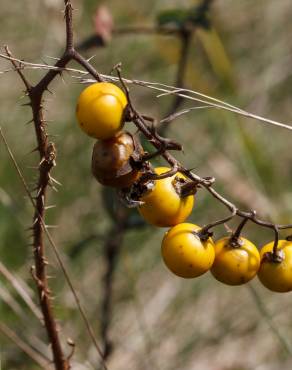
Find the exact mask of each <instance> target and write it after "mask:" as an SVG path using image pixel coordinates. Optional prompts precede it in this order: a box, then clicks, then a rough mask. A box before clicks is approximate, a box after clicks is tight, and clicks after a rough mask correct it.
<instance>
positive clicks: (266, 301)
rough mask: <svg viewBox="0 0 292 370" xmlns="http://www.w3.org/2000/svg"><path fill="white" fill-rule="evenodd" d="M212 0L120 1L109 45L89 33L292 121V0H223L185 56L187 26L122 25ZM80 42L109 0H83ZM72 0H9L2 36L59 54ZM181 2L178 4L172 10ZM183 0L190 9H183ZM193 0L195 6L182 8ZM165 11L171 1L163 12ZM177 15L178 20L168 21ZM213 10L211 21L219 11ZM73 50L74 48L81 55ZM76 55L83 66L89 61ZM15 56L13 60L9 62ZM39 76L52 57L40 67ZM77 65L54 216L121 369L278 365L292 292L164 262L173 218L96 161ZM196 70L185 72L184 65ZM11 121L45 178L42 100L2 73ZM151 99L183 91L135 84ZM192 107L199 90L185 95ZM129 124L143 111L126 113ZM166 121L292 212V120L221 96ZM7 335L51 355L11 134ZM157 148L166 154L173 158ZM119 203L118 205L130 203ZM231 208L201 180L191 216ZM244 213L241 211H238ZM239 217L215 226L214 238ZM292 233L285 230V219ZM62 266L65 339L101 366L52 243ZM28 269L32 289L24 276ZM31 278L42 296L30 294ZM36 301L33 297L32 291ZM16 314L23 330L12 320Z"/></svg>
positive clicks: (62, 128) (66, 109) (151, 110)
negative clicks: (36, 105)
mask: <svg viewBox="0 0 292 370" xmlns="http://www.w3.org/2000/svg"><path fill="white" fill-rule="evenodd" d="M199 4H200V1H190V0H184V1H182V0H180V1H178V0H173V1H171V0H167V1H166V0H164V1H163V0H157V1H154V0H148V1H145V2H141V1H135V0H124V1H122V2H121V1H113V0H112V1H111V0H109V1H107V2H106V7H107V11H108V13H109V14H110V15H111V16H112V17H113V25H114V26H113V27H114V31H113V32H112V33H111V32H110V35H109V36H111V37H107V38H106V39H103V44H104V46H103V47H98V44H99V43H98V42H97V43H96V45H95V44H94V43H93V44H92V45H91V47H90V48H88V47H84V49H83V51H82V53H83V55H85V56H86V57H91V56H93V55H95V57H94V58H93V59H92V60H91V63H92V64H93V65H94V66H95V67H96V69H97V70H98V71H99V72H101V73H105V74H109V73H110V71H111V69H112V67H113V66H114V65H115V64H117V63H119V62H121V63H122V68H123V70H122V71H123V75H124V76H125V77H128V78H132V79H140V80H146V81H152V82H161V83H165V84H170V85H177V84H178V83H179V84H183V85H184V86H185V87H186V88H189V89H193V90H196V91H199V92H202V93H205V94H208V95H211V96H213V97H216V98H219V99H221V100H224V101H227V102H229V103H232V104H234V105H237V106H239V107H240V108H243V109H245V110H248V111H251V112H253V113H256V114H259V115H262V116H265V117H268V118H270V119H275V120H277V121H281V122H286V123H291V122H292V111H291V95H292V84H291V82H292V69H291V63H292V46H291V33H292V23H291V18H292V6H291V1H290V0H281V1H273V0H257V1H252V0H238V1H232V0H224V1H223V0H214V1H213V2H212V4H211V7H210V12H209V13H208V15H207V25H206V24H205V23H204V22H203V24H200V25H199V26H196V30H195V31H194V32H193V33H192V37H191V40H190V41H189V44H188V51H187V55H186V56H185V58H184V62H185V63H184V66H183V72H184V73H183V78H182V80H181V79H180V80H178V73H177V71H178V66H179V65H182V63H180V60H181V54H182V53H181V51H182V39H181V37H179V36H178V35H177V34H175V35H165V34H157V33H155V32H148V33H145V32H139V33H138V32H126V33H123V32H122V31H121V30H123V29H125V28H128V27H130V26H133V27H136V26H137V27H141V26H146V27H147V28H154V27H155V26H157V24H158V22H160V24H162V25H166V26H169V24H170V25H171V26H172V27H180V25H181V23H180V22H181V19H183V17H184V15H185V13H188V12H189V10H190V9H191V8H193V7H194V6H198V5H199ZM73 5H74V9H75V10H74V31H75V39H76V41H77V43H78V44H79V45H80V44H81V45H82V44H83V43H84V40H86V39H88V37H90V36H92V35H94V32H95V27H94V24H95V25H96V21H95V22H94V21H93V19H95V20H96V17H95V18H94V15H95V12H96V9H97V7H98V6H100V5H102V3H101V2H99V1H93V0H84V1H80V0H74V1H73ZM62 9H63V2H62V1H60V0H40V1H35V0H21V1H20V0H14V1H10V2H4V1H1V2H0V35H1V36H0V43H1V45H4V44H7V45H9V47H10V49H11V51H12V53H13V54H14V55H15V56H16V57H19V58H21V59H23V60H26V61H30V62H35V63H45V62H46V63H49V64H53V63H54V60H53V59H51V58H50V57H58V56H59V55H60V53H61V51H62V48H63V45H64V41H65V33H64V22H63V13H62ZM169 9H172V10H174V12H171V14H169V13H164V12H165V11H166V10H169ZM178 10H180V12H179V11H178ZM184 12H185V13H184ZM165 15H167V17H165ZM169 17H170V20H171V22H170V23H169ZM208 20H209V21H208ZM73 65H74V64H72V66H73ZM75 67H77V66H75ZM7 68H10V65H9V63H7V62H6V61H4V60H1V61H0V70H1V71H4V70H6V69H7ZM25 73H26V76H27V77H28V78H30V79H31V81H38V79H39V78H40V77H41V76H42V75H43V74H44V73H45V71H43V70H34V71H32V70H27V71H26V72H25ZM75 76H76V74H75V75H74V73H71V74H70V73H65V74H63V78H57V79H56V80H55V81H54V82H53V84H52V85H51V90H52V91H53V92H54V94H53V95H51V94H49V93H48V94H47V95H46V105H45V108H46V117H47V119H48V131H49V133H50V134H51V135H53V136H52V140H54V142H55V144H56V147H57V152H58V158H57V167H55V168H54V169H53V176H54V177H55V178H56V179H57V180H58V181H59V182H60V183H61V184H62V186H58V185H56V188H57V191H54V190H53V189H51V190H50V191H49V196H48V200H47V203H48V204H49V205H56V207H55V208H52V209H50V210H48V211H47V224H50V225H56V227H55V228H52V229H50V232H51V233H52V236H53V238H54V240H55V242H56V244H57V246H58V249H59V251H60V253H61V256H62V258H63V260H64V261H65V264H66V267H67V268H68V271H69V273H70V275H71V277H72V281H73V284H74V287H75V288H76V290H77V292H79V296H80V300H81V302H82V304H83V306H84V307H85V310H86V313H87V316H88V318H89V320H90V323H91V324H92V326H93V328H94V331H95V333H96V336H97V338H98V339H99V343H100V345H101V347H102V348H103V349H104V350H105V352H106V356H107V364H108V368H109V370H117V369H119V370H120V369H133V370H134V369H137V370H138V369H139V370H140V369H145V370H146V369H149V370H150V369H151V370H177V369H181V370H182V369H183V370H250V369H253V370H254V369H257V370H276V369H282V370H285V369H291V367H292V358H291V356H292V321H291V314H290V312H291V308H292V303H291V293H290V294H282V295H281V294H277V293H271V292H269V291H268V290H266V289H265V288H264V287H263V286H261V285H260V284H259V283H258V281H257V279H256V278H255V279H254V280H253V281H252V282H251V283H250V284H247V285H244V286H241V287H228V286H225V285H223V284H221V283H219V282H217V281H216V280H214V278H213V277H212V276H211V275H210V274H209V273H207V274H206V275H204V276H202V277H200V278H197V279H193V280H183V279H179V278H177V277H175V276H174V275H172V274H171V273H170V272H169V271H168V270H167V269H166V268H165V266H164V264H163V262H162V259H161V255H160V243H161V239H162V237H163V234H164V232H165V229H159V228H154V227H152V226H147V225H145V224H144V223H143V221H142V220H141V218H140V216H139V215H138V213H137V211H136V210H131V211H125V210H122V211H121V208H120V206H119V205H118V201H117V198H116V195H115V193H114V192H113V191H111V190H108V189H103V188H102V186H101V185H99V184H98V183H97V182H96V181H95V180H94V179H93V177H92V176H91V173H90V162H91V151H92V147H93V144H94V140H92V139H91V138H89V137H87V136H86V135H83V133H82V132H81V131H80V129H79V127H78V125H77V122H76V118H75V104H76V99H77V97H78V95H79V93H80V91H81V90H82V88H83V86H81V85H80V83H78V80H77V79H76V78H75ZM180 77H182V76H180ZM0 89H1V104H0V125H1V127H2V130H3V132H4V134H5V136H6V138H7V140H8V142H9V145H10V146H11V149H12V150H13V153H14V155H15V157H16V159H17V161H18V163H19V165H20V166H21V169H22V171H23V173H24V176H25V178H26V179H27V181H28V183H29V185H30V186H31V188H33V184H34V182H35V180H36V175H37V173H36V171H35V170H34V169H33V167H34V166H35V165H36V164H37V163H38V157H37V155H36V153H30V152H31V150H32V149H33V148H34V147H35V136H34V131H33V126H32V125H26V124H25V123H26V122H27V121H29V120H30V119H31V111H30V109H29V107H26V106H22V104H23V103H25V102H26V98H23V90H24V88H23V85H22V83H21V81H20V80H19V77H18V76H17V75H16V74H15V73H13V72H8V73H3V74H1V75H0ZM131 96H132V98H133V101H134V103H135V105H136V107H137V108H138V109H139V111H141V112H143V113H145V114H148V115H152V116H155V117H157V118H162V117H164V116H165V115H166V114H167V113H168V112H170V111H172V110H173V108H174V98H173V97H172V96H165V97H160V98H157V97H156V96H157V92H155V91H154V90H149V89H146V88H143V87H137V86H136V87H132V86H131ZM179 104H180V109H183V108H186V107H193V106H195V104H194V103H191V102H190V101H182V102H179ZM126 127H127V129H129V130H130V131H131V130H132V131H133V127H131V125H130V124H127V126H126ZM164 134H165V135H167V136H169V137H170V138H174V139H176V140H177V141H179V142H180V143H182V144H183V146H184V153H180V154H178V155H177V157H178V158H179V159H180V160H181V161H183V163H184V164H185V166H186V167H189V168H195V170H194V171H195V172H196V173H198V174H199V175H201V176H215V177H216V179H217V182H216V189H217V190H218V191H220V192H221V193H222V194H223V195H224V196H225V197H226V198H228V199H229V200H231V201H233V202H234V203H236V204H237V205H238V206H240V207H241V208H242V209H250V208H253V209H256V210H257V212H258V215H259V216H261V217H262V218H265V219H267V220H270V221H273V222H275V223H289V222H291V219H292V192H291V183H292V161H291V138H292V136H291V135H292V134H291V133H289V131H287V130H284V129H281V128H277V127H274V126H269V125H266V124H264V123H262V122H259V121H256V120H251V119H248V118H244V117H241V116H239V115H236V114H233V113H230V112H226V111H223V110H219V109H201V110H194V111H192V112H190V113H188V114H184V115H183V116H181V117H180V118H177V119H176V120H175V121H174V122H172V123H171V124H170V125H169V126H168V127H167V129H164ZM0 158H1V159H0V261H1V262H0V321H1V327H0V328H1V331H0V348H1V351H0V353H1V355H0V356H1V361H2V362H1V363H2V368H3V369H9V370H10V369H38V368H40V367H39V365H37V364H36V363H35V362H34V361H33V360H32V359H31V358H30V356H28V355H27V354H25V353H24V352H23V351H22V350H21V349H20V348H19V343H18V345H17V344H16V343H14V342H13V338H14V339H15V338H16V337H17V341H18V342H19V339H21V340H22V341H23V342H25V343H26V344H27V345H28V346H29V347H30V348H33V349H34V351H35V352H37V353H41V354H42V356H45V357H49V358H50V356H51V354H50V350H49V347H48V346H47V337H46V333H45V331H44V328H43V327H42V326H41V324H40V322H39V320H38V319H37V316H38V315H39V311H38V303H37V297H36V294H35V289H34V283H33V281H32V278H31V275H30V272H29V271H30V267H31V265H32V264H33V259H32V248H31V246H30V245H29V244H30V241H31V238H30V231H28V230H27V229H28V228H29V227H30V226H31V220H32V214H33V209H32V207H31V204H30V202H29V201H28V199H27V197H25V194H24V190H23V187H22V185H21V182H20V180H19V178H18V176H17V174H16V172H15V169H14V168H13V165H12V163H11V160H10V159H9V156H8V154H7V152H6V150H5V148H4V146H3V143H2V142H1V144H0ZM156 163H160V164H164V162H163V161H161V162H159V161H157V162H156ZM117 210H119V212H118V211H117ZM226 212H227V210H226V209H225V208H224V207H223V206H222V205H220V204H218V202H216V201H215V200H214V199H213V198H211V197H210V196H209V195H208V194H207V193H206V192H204V191H203V190H201V191H199V193H198V194H197V196H196V207H195V208H194V211H193V214H192V215H191V217H190V221H192V222H194V223H196V224H199V225H203V224H206V223H208V222H210V221H214V220H216V219H218V218H221V217H224V216H225V215H226V214H227V213H226ZM237 223H238V220H235V221H234V222H230V223H229V227H231V228H232V227H234V225H236V224H237ZM224 233H226V230H225V228H224V227H223V226H222V227H218V228H217V229H216V238H217V237H220V236H222V235H223V234H224ZM245 235H246V236H248V238H249V239H251V240H252V241H253V242H254V243H255V244H256V245H258V246H259V248H260V247H261V246H262V245H263V244H265V243H266V242H268V241H270V240H272V238H273V233H272V232H271V231H269V230H266V229H262V228H259V227H255V226H254V225H251V224H248V225H247V226H246V228H245ZM283 236H285V234H284V233H283ZM47 256H48V260H49V261H50V265H49V268H48V273H49V275H50V276H51V277H52V278H51V279H50V286H51V289H52V291H53V293H54V297H55V299H54V307H55V313H56V316H57V318H58V322H59V324H60V327H61V338H62V340H63V341H64V348H65V351H66V353H69V352H70V348H69V346H67V345H66V339H67V338H68V337H70V338H72V339H73V340H74V342H75V343H76V350H75V354H74V357H73V360H72V361H73V362H72V364H73V369H78V370H83V369H84V370H87V369H96V368H98V366H99V357H98V355H97V353H96V351H95V349H94V347H93V345H92V342H91V340H90V338H89V336H88V334H87V332H86V330H85V328H84V324H83V322H82V320H81V318H80V314H79V312H78V310H77V309H76V305H75V302H74V300H73V297H72V294H71V292H70V290H69V288H68V286H67V284H66V282H65V279H64V276H63V274H62V272H61V271H60V268H59V265H58V264H57V262H56V260H55V257H54V256H53V254H52V252H51V249H50V247H49V245H48V246H47ZM17 282H18V283H19V282H20V284H21V288H19V289H20V291H21V292H22V298H21V297H20V295H19V294H18V291H19V289H18V291H17V289H15V287H14V286H13V284H14V285H15V284H16V283H17ZM24 291H25V292H26V294H28V297H29V298H27V300H28V301H29V302H30V303H29V305H30V308H29V307H28V305H27V304H25V303H24V300H23V294H24V293H23V292H24ZM33 302H34V303H33ZM9 330H10V331H9Z"/></svg>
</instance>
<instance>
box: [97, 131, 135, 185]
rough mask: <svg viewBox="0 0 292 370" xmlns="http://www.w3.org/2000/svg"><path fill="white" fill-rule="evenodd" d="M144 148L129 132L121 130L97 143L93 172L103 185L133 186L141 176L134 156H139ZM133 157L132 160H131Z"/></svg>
mask: <svg viewBox="0 0 292 370" xmlns="http://www.w3.org/2000/svg"><path fill="white" fill-rule="evenodd" d="M141 153H142V148H141V146H140V145H139V143H138V142H137V140H134V138H133V136H132V135H131V134H130V133H128V132H123V131H121V132H119V133H118V134H117V135H116V136H114V137H112V138H110V139H108V140H99V141H97V142H96V143H95V145H94V147H93V153H92V166H91V168H92V173H93V175H94V177H95V178H96V179H97V181H98V182H100V183H101V184H103V185H106V186H112V187H116V188H126V187H129V186H131V185H132V184H133V183H134V182H135V181H136V180H137V179H138V178H139V176H140V172H139V170H138V169H137V168H135V166H134V161H133V158H136V159H137V158H139V155H140V154H141ZM131 158H132V160H131Z"/></svg>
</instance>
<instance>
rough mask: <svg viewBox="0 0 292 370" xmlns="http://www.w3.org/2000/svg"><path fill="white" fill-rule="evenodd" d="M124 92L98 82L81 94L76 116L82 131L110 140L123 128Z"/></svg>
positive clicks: (125, 101)
mask: <svg viewBox="0 0 292 370" xmlns="http://www.w3.org/2000/svg"><path fill="white" fill-rule="evenodd" d="M126 105H127V98H126V96H125V94H124V92H123V91H122V90H121V89H120V88H119V87H117V86H116V85H114V84H112V83H109V82H96V83H94V84H92V85H90V86H88V87H86V88H85V89H84V90H83V91H82V93H81V94H80V96H79V98H78V102H77V107H76V115H77V119H78V122H79V125H80V127H81V129H82V130H83V131H84V132H86V133H87V135H89V136H92V137H95V138H96V139H109V138H111V137H113V136H114V135H115V134H116V133H117V132H118V131H119V130H121V128H122V127H123V124H124V122H123V113H124V109H125V107H126Z"/></svg>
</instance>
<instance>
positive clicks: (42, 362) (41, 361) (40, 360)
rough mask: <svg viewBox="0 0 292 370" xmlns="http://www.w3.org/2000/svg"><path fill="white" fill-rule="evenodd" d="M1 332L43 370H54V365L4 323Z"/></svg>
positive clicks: (0, 325)
mask: <svg viewBox="0 0 292 370" xmlns="http://www.w3.org/2000/svg"><path fill="white" fill-rule="evenodd" d="M0 332H1V333H2V334H3V335H5V336H6V337H7V338H9V339H10V340H11V341H13V342H14V343H15V344H16V345H17V347H19V348H20V349H21V350H22V351H23V352H24V353H26V354H27V355H28V356H29V357H30V358H31V359H32V360H33V361H34V362H35V363H37V364H38V365H39V366H40V367H41V368H42V369H45V370H52V368H53V367H52V365H50V363H49V362H48V361H47V360H46V359H45V358H44V357H43V356H41V355H40V354H39V353H38V352H37V351H35V350H34V349H33V348H31V347H30V346H29V345H28V344H27V343H26V342H24V341H23V340H22V339H21V338H20V337H19V336H18V335H17V334H16V333H15V332H14V331H13V330H11V329H10V328H9V327H8V326H6V325H5V324H3V323H0Z"/></svg>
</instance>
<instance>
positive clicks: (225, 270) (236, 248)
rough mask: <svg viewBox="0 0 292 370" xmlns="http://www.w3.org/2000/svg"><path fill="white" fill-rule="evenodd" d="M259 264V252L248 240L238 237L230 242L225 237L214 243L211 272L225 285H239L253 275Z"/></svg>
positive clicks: (229, 239) (228, 238)
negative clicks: (213, 259)
mask: <svg viewBox="0 0 292 370" xmlns="http://www.w3.org/2000/svg"><path fill="white" fill-rule="evenodd" d="M259 266H260V254H259V252H258V250H257V247H256V246H255V245H254V244H253V243H252V242H250V241H249V240H247V239H245V238H243V237H241V236H240V237H238V239H237V242H236V243H235V244H234V242H233V243H232V238H231V237H225V238H222V239H220V240H218V241H217V242H216V243H215V261H214V263H213V266H212V268H211V273H212V275H213V276H214V277H215V279H217V280H219V281H220V282H221V283H224V284H227V285H241V284H245V283H247V282H248V281H249V280H251V279H252V278H254V277H255V275H256V274H257V272H258V269H259Z"/></svg>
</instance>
